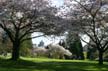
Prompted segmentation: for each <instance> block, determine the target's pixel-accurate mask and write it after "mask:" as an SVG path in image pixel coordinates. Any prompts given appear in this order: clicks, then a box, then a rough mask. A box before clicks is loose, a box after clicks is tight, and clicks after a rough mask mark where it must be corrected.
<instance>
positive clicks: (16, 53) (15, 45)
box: [11, 42, 20, 61]
mask: <svg viewBox="0 0 108 71" xmlns="http://www.w3.org/2000/svg"><path fill="white" fill-rule="evenodd" d="M19 49H20V43H18V42H15V43H13V48H12V58H11V60H14V61H17V60H18V59H19Z"/></svg>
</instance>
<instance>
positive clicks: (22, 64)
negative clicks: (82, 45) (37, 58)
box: [0, 59, 108, 71]
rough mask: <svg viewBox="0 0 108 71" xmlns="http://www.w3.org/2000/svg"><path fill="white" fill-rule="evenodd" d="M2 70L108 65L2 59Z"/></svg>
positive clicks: (70, 70) (59, 70)
mask: <svg viewBox="0 0 108 71" xmlns="http://www.w3.org/2000/svg"><path fill="white" fill-rule="evenodd" d="M0 71H108V65H101V66H100V65H98V64H95V63H87V62H71V61H70V62H55V61H52V62H32V61H27V60H18V61H9V60H4V59H0Z"/></svg>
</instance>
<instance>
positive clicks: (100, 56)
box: [99, 51, 103, 65]
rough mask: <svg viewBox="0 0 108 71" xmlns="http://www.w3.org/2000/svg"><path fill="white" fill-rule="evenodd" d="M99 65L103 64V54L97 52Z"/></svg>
mask: <svg viewBox="0 0 108 71" xmlns="http://www.w3.org/2000/svg"><path fill="white" fill-rule="evenodd" d="M99 64H101V65H102V64H103V52H102V51H99Z"/></svg>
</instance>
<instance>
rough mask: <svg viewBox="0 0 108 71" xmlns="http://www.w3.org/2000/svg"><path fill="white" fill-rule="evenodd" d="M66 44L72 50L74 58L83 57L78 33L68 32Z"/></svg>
mask: <svg viewBox="0 0 108 71" xmlns="http://www.w3.org/2000/svg"><path fill="white" fill-rule="evenodd" d="M67 44H68V46H69V48H68V49H69V50H70V51H71V52H72V54H73V55H74V58H75V59H84V55H83V48H82V44H81V41H80V38H79V37H78V35H75V34H73V33H71V32H69V34H68V36H67Z"/></svg>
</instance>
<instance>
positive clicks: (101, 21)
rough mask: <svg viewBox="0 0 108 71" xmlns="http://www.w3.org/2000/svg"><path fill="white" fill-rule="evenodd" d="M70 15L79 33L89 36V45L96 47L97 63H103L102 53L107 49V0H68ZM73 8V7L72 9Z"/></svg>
mask: <svg viewBox="0 0 108 71" xmlns="http://www.w3.org/2000/svg"><path fill="white" fill-rule="evenodd" d="M68 1H70V4H67V5H68V7H69V8H71V9H70V14H69V15H70V16H71V18H72V19H74V20H72V19H71V20H72V21H74V22H73V24H78V25H79V27H80V30H81V31H83V32H81V33H80V34H82V33H83V34H86V35H88V36H89V38H90V40H92V41H93V44H91V43H88V42H86V41H85V40H84V39H82V40H83V41H84V42H86V43H87V44H89V45H90V46H92V47H94V48H97V50H98V53H99V64H103V53H104V52H105V51H106V50H107V49H108V37H107V35H108V33H107V28H108V26H107V23H108V21H107V19H108V1H107V0H68ZM72 8H73V9H72Z"/></svg>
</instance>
